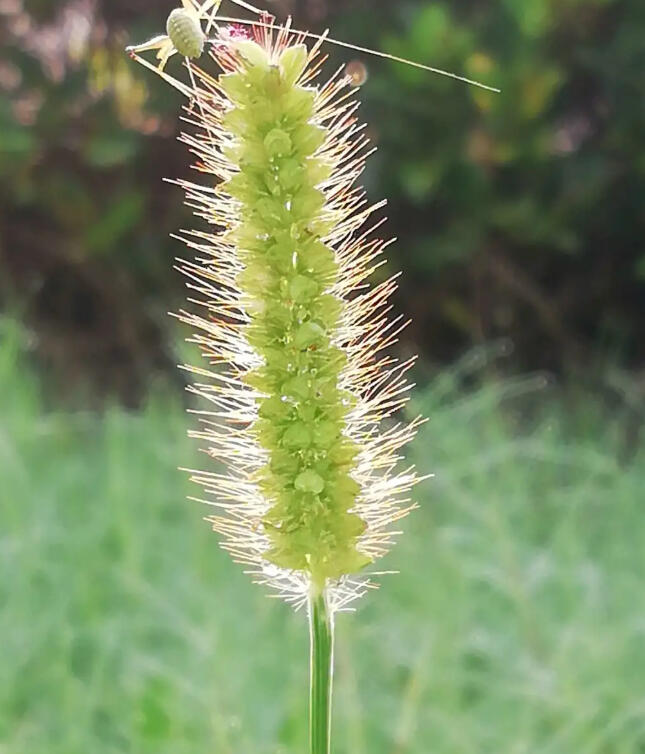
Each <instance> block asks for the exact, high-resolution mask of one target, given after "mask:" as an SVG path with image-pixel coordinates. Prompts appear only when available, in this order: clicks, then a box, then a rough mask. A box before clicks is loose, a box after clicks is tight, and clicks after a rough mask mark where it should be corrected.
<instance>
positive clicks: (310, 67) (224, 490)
mask: <svg viewBox="0 0 645 754" xmlns="http://www.w3.org/2000/svg"><path fill="white" fill-rule="evenodd" d="M303 41H304V37H303V34H301V33H299V32H292V31H291V30H290V28H289V27H288V25H287V26H285V27H281V28H280V29H278V30H275V29H273V28H268V27H267V26H262V25H260V26H258V27H256V28H254V29H252V30H251V31H246V30H245V29H244V28H243V27H239V26H232V27H225V28H223V29H220V30H219V31H218V34H217V36H216V37H215V38H214V40H213V44H212V48H211V57H212V59H213V61H214V62H215V64H216V66H217V68H218V69H219V71H220V73H219V75H218V74H217V73H215V74H210V73H207V72H206V71H205V70H203V69H202V68H198V67H196V66H195V65H194V64H193V63H192V62H191V61H190V60H187V61H186V67H187V69H188V74H189V75H188V79H189V82H188V83H183V82H181V81H179V80H178V79H176V78H174V77H171V76H169V75H168V74H167V73H165V72H164V71H163V70H160V69H159V68H155V67H154V66H153V65H152V64H150V63H148V62H147V61H145V60H143V59H141V58H140V57H138V56H137V59H138V60H140V62H142V63H143V64H144V65H146V66H147V67H149V68H151V69H152V70H155V71H156V72H157V73H158V74H159V75H160V76H161V77H162V78H164V79H165V80H166V81H168V82H169V83H171V84H172V85H173V86H176V87H177V88H178V89H179V90H180V91H182V92H183V93H184V94H185V95H186V96H187V97H188V98H189V104H188V105H187V108H186V117H185V120H186V121H187V122H188V123H189V124H190V126H191V128H190V132H189V133H185V134H183V135H182V137H181V138H182V140H183V141H184V143H185V144H186V145H187V146H188V147H189V149H190V151H191V152H192V153H193V154H194V155H195V156H196V157H197V163H196V165H195V168H196V169H197V170H198V171H199V172H200V173H202V174H204V175H205V176H206V177H207V180H206V181H204V182H203V183H195V182H190V181H183V180H182V181H179V182H178V183H179V185H180V186H182V187H183V189H184V190H185V192H186V199H187V204H188V206H190V207H191V208H192V209H193V211H194V214H195V216H196V217H198V218H201V219H202V220H204V221H205V222H206V223H207V224H208V225H210V226H213V228H212V229H209V230H189V231H184V232H182V233H181V234H180V236H179V237H180V238H181V239H182V240H183V241H184V243H185V244H186V245H187V247H188V248H189V249H190V250H191V251H192V252H193V255H194V256H195V258H194V259H192V260H180V261H179V263H178V269H179V270H180V271H181V272H182V273H183V274H184V275H185V276H186V278H187V280H188V287H189V289H190V291H191V299H190V300H191V302H192V303H193V304H197V305H198V306H200V307H201V312H200V313H194V312H192V311H182V312H180V314H179V315H178V316H179V318H180V319H181V320H182V321H183V322H185V323H186V324H188V325H189V326H190V327H191V328H192V329H193V330H194V332H195V335H194V336H193V338H192V341H193V342H195V343H197V344H198V345H199V347H200V348H201V351H202V354H203V356H204V358H205V359H206V361H207V362H208V364H209V365H210V366H209V367H206V366H205V367H196V366H187V367H185V368H186V369H188V370H189V371H190V372H191V373H192V374H193V376H194V379H195V381H194V384H193V385H192V386H191V388H190V389H191V391H192V392H194V393H196V394H197V395H198V396H200V397H201V398H202V399H204V400H205V401H206V402H207V403H208V404H210V405H209V408H208V409H200V410H198V411H196V412H195V413H197V414H198V415H199V418H200V421H201V427H200V428H199V429H198V430H196V431H194V432H193V433H192V434H193V435H194V436H195V437H197V438H199V439H200V440H202V441H203V442H204V443H205V445H206V448H205V449H206V451H207V453H208V454H209V455H210V456H211V458H212V459H213V460H214V461H216V462H217V465H216V466H215V468H214V469H209V470H206V471H192V472H191V478H192V479H193V480H194V481H195V482H196V483H198V484H199V485H201V486H202V487H203V489H204V496H203V498H202V501H203V502H205V503H206V504H208V505H210V506H213V507H214V508H215V509H216V511H217V512H216V513H214V515H212V516H210V517H209V518H208V519H207V520H208V521H209V522H210V523H211V524H212V526H213V528H214V529H215V531H217V532H218V533H219V534H220V535H221V538H222V546H223V547H224V549H226V550H227V551H228V552H229V553H230V554H231V555H232V556H233V558H234V559H235V560H236V561H238V562H240V563H242V564H244V565H245V566H246V567H247V568H248V570H249V571H250V572H251V573H252V574H253V575H254V576H255V578H256V580H257V581H259V582H260V583H264V584H267V585H269V586H270V587H272V588H274V589H275V590H277V593H278V594H279V595H281V596H282V597H284V598H285V599H286V600H287V601H290V602H292V603H294V604H295V605H296V606H299V605H301V604H303V603H304V602H305V601H306V599H307V597H308V595H309V594H310V593H311V592H312V590H313V591H315V592H320V591H321V590H325V591H326V593H327V595H328V600H329V602H330V605H331V607H332V609H333V610H338V609H342V608H344V607H346V606H347V605H348V604H349V603H350V602H351V601H352V600H354V599H355V598H356V597H358V596H360V595H361V594H362V593H363V592H364V590H365V588H366V587H369V586H371V585H372V584H371V583H370V580H369V576H366V575H360V574H359V572H360V571H362V570H363V568H365V567H366V566H370V565H371V564H372V563H374V562H375V561H376V560H377V559H378V558H380V557H381V556H382V555H384V554H385V553H386V552H387V551H388V550H389V548H390V546H391V544H392V543H393V541H394V538H395V537H396V535H397V534H398V532H397V531H396V529H395V528H394V527H393V525H394V524H395V522H396V521H398V520H399V519H401V518H402V517H404V516H405V515H406V514H407V513H408V512H409V511H410V510H412V509H413V508H414V504H413V503H412V502H411V501H410V500H409V498H408V493H409V491H410V490H411V488H412V487H413V486H414V485H415V484H416V483H417V482H418V481H419V477H418V475H417V473H416V472H415V470H414V468H413V467H407V468H406V467H405V466H404V465H403V467H402V468H400V465H401V464H400V463H399V461H400V451H401V449H402V447H403V446H404V445H405V444H406V443H407V442H408V441H409V440H410V439H411V438H412V437H413V436H414V434H415V432H416V430H417V428H418V426H419V425H420V423H421V421H422V420H421V419H415V420H414V421H412V422H410V423H406V422H405V421H402V420H401V419H400V417H399V413H400V411H401V409H402V408H403V406H404V405H405V403H406V401H407V395H408V391H409V389H410V385H409V384H407V382H406V379H405V373H406V372H407V371H408V369H409V368H410V367H411V366H412V364H413V362H414V358H410V359H406V360H399V359H397V358H396V357H395V356H394V355H393V354H392V353H391V349H392V346H394V344H395V343H396V342H397V339H398V336H399V333H400V332H401V330H402V329H403V328H404V327H405V325H406V322H404V321H403V320H402V318H401V317H394V318H391V317H390V316H389V312H390V309H391V304H390V303H389V299H390V297H391V295H392V293H393V292H394V290H395V289H396V280H395V279H396V277H397V276H393V277H390V278H388V279H386V280H384V281H382V282H380V283H379V284H378V285H375V286H371V285H370V284H369V278H370V276H371V275H372V273H373V272H374V270H375V269H376V268H377V267H379V266H380V265H382V264H383V252H384V250H385V248H386V247H387V246H388V243H389V242H387V241H383V240H380V239H378V238H376V237H374V235H373V231H374V230H375V229H376V228H377V227H378V226H380V224H381V222H382V221H381V220H374V219H372V218H373V217H374V214H375V213H376V212H377V211H378V210H379V209H380V208H381V207H382V206H383V205H382V203H379V204H376V205H372V206H370V205H368V203H367V200H366V198H365V193H364V191H363V190H362V189H361V188H359V187H356V182H357V179H358V178H359V176H360V175H361V173H362V171H363V167H364V161H365V158H366V156H367V155H368V154H369V153H370V148H369V142H368V139H367V137H366V136H365V135H364V133H363V126H362V124H361V123H360V122H359V121H358V120H357V117H356V111H357V107H358V103H357V102H356V101H355V100H354V99H353V93H354V92H355V91H356V90H355V88H354V87H355V83H356V81H355V78H353V77H352V75H344V74H343V73H342V71H338V72H337V73H336V74H334V75H333V76H332V77H331V79H330V80H328V81H327V82H326V83H324V84H318V85H314V83H313V82H314V79H315V78H316V77H317V76H318V75H319V72H320V66H321V64H322V62H323V60H324V58H323V57H322V56H321V54H320V48H321V44H322V40H318V41H317V42H316V43H315V44H314V46H313V47H312V48H311V49H307V47H306V46H305V45H304V44H303ZM350 74H351V72H350ZM357 574H359V575H357Z"/></svg>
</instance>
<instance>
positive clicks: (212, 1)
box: [199, 0, 222, 36]
mask: <svg viewBox="0 0 645 754" xmlns="http://www.w3.org/2000/svg"><path fill="white" fill-rule="evenodd" d="M221 4H222V0H206V2H205V3H204V4H203V5H202V7H201V8H200V10H199V15H200V18H202V17H203V18H205V17H206V16H207V14H208V11H209V9H212V10H211V11H210V14H209V15H208V21H207V22H206V31H205V34H206V36H208V35H209V33H210V30H211V28H212V27H213V25H214V24H215V16H216V15H217V11H218V10H219V7H220V5H221Z"/></svg>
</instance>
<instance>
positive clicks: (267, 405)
mask: <svg viewBox="0 0 645 754" xmlns="http://www.w3.org/2000/svg"><path fill="white" fill-rule="evenodd" d="M238 49H239V53H240V55H241V56H242V60H243V61H244V62H243V65H242V67H241V70H239V71H238V72H236V73H232V74H227V75H225V76H221V77H220V79H219V86H220V87H221V89H222V90H223V91H224V92H225V93H226V95H227V96H228V97H229V99H230V101H231V103H232V105H233V106H232V109H231V110H230V111H229V112H228V113H227V114H226V115H225V117H224V119H223V124H224V127H225V128H226V129H228V130H229V132H230V133H231V134H232V135H233V136H234V142H233V143H232V144H229V145H227V147H226V150H225V154H226V156H227V157H228V158H229V159H231V160H232V161H233V162H234V163H235V164H236V165H237V166H238V167H239V172H238V173H236V175H234V176H233V177H232V178H231V179H230V180H229V181H228V182H227V183H226V184H225V185H224V187H223V190H224V191H225V192H227V193H228V194H229V195H230V196H232V197H233V198H234V199H236V200H237V201H239V202H240V204H241V208H240V217H241V218H242V221H241V223H240V224H239V225H238V226H237V227H236V228H235V229H233V230H232V231H231V233H230V237H231V240H232V241H234V242H235V243H236V245H237V247H238V250H239V255H240V258H241V259H242V260H243V262H244V264H245V269H244V270H243V271H242V272H241V273H240V274H239V275H238V278H237V284H238V286H239V288H240V289H241V291H242V293H243V295H244V298H245V300H248V301H250V302H253V304H252V306H250V307H249V314H250V317H251V321H250V324H249V325H248V327H247V338H248V341H249V343H250V345H251V346H252V347H253V348H254V349H255V350H256V351H257V353H258V354H259V355H260V356H261V357H262V359H263V364H262V366H260V367H258V368H257V369H255V370H253V371H251V372H250V373H249V374H247V376H246V378H245V379H246V382H247V384H249V385H250V386H252V387H254V388H255V389H257V390H258V391H259V392H260V393H262V394H263V396H264V397H262V398H258V404H259V405H258V410H259V419H258V420H257V421H256V422H255V424H254V426H253V427H252V431H253V432H254V434H255V437H256V439H257V441H258V442H259V443H260V445H261V446H262V447H263V448H265V449H266V450H267V451H268V462H267V463H266V465H265V466H264V467H263V468H262V469H260V471H259V472H258V475H257V482H258V484H259V486H260V489H262V491H263V492H264V494H265V495H267V497H268V499H269V500H271V502H272V505H271V508H270V510H269V512H268V513H267V515H266V516H265V518H264V520H263V526H264V529H265V531H266V533H267V535H268V537H269V540H270V543H271V545H270V548H269V550H268V551H267V552H266V553H265V557H266V559H267V560H269V561H270V562H272V563H274V564H276V565H278V566H281V567H283V568H288V569H293V570H303V571H308V572H310V573H311V576H312V579H313V581H314V582H315V583H316V584H318V585H322V584H324V582H325V580H326V579H335V578H338V577H340V576H342V575H344V574H347V573H352V572H355V571H358V570H359V569H361V568H362V567H363V566H364V565H366V564H367V563H368V562H369V561H370V558H369V557H367V556H366V555H365V554H363V553H361V552H360V551H359V550H358V549H357V541H358V538H359V537H360V536H361V534H362V533H363V531H364V530H365V523H364V522H363V520H362V519H361V518H360V517H359V516H358V515H356V514H354V513H350V512H349V511H350V510H351V509H352V508H353V506H354V505H355V503H356V499H357V496H358V494H359V485H358V484H357V483H356V482H355V481H354V479H353V478H352V471H353V469H354V468H355V464H356V456H357V453H358V451H357V447H356V445H355V443H354V442H353V441H352V440H351V439H350V438H348V437H347V436H346V435H345V434H344V431H343V430H344V428H345V426H346V417H347V413H348V411H349V410H351V407H352V405H353V403H354V401H353V398H352V396H351V395H348V394H347V393H345V392H344V391H342V390H341V389H340V387H339V375H340V373H341V370H342V369H343V368H344V367H345V365H346V357H345V355H344V353H343V352H342V351H341V349H340V348H339V347H338V346H337V345H335V344H334V336H335V334H336V332H337V330H338V326H339V319H340V315H341V312H342V302H341V301H340V300H338V299H337V298H336V297H335V296H333V295H331V294H330V293H329V292H328V291H329V288H330V285H332V284H333V283H334V282H335V280H336V279H337V277H338V264H337V262H336V260H335V258H334V252H333V250H332V249H331V248H330V247H329V246H327V245H326V244H325V243H324V242H323V241H322V237H323V236H324V235H325V234H326V233H328V232H329V230H330V229H331V228H332V227H333V218H332V217H331V216H330V213H329V212H328V211H327V212H325V196H324V194H323V193H322V191H321V190H320V189H319V188H318V186H319V184H320V182H321V181H323V180H325V179H326V178H327V177H329V175H330V172H331V168H330V166H329V165H328V164H327V163H326V162H325V160H323V159H322V158H321V157H319V156H316V152H317V150H318V148H319V147H320V146H321V145H322V144H323V143H324V141H325V138H326V131H325V129H323V128H321V127H320V126H318V125H316V124H315V123H313V122H312V121H313V116H314V112H315V93H314V91H313V90H310V89H307V88H306V87H303V86H298V85H297V84H296V81H297V80H298V78H299V77H300V75H301V73H302V71H303V70H304V68H305V66H306V62H307V52H306V49H305V48H304V47H303V46H295V47H289V48H287V49H285V50H284V51H283V52H282V54H281V56H280V59H279V61H278V62H277V64H276V65H273V64H270V62H269V61H268V59H267V56H266V53H265V52H264V50H263V49H262V48H261V47H260V46H259V45H256V44H255V43H253V42H249V41H245V42H243V43H240V45H239V48H238Z"/></svg>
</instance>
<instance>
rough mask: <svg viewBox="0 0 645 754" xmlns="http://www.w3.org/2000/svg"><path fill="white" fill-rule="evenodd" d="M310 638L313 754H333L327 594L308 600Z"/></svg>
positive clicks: (330, 621)
mask: <svg viewBox="0 0 645 754" xmlns="http://www.w3.org/2000/svg"><path fill="white" fill-rule="evenodd" d="M309 637H310V640H311V665H310V668H311V692H310V696H309V703H310V708H309V715H310V717H309V744H310V754H330V733H331V694H332V676H333V665H334V621H333V618H332V615H331V613H330V611H329V607H328V605H327V600H326V598H325V592H324V590H321V591H319V592H316V593H312V595H311V597H310V598H309Z"/></svg>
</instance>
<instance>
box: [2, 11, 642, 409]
mask: <svg viewBox="0 0 645 754" xmlns="http://www.w3.org/2000/svg"><path fill="white" fill-rule="evenodd" d="M171 6H172V3H171V2H160V1H159V0H110V1H109V2H107V1H105V2H100V1H99V0H60V2H52V1H51V0H0V28H1V30H2V31H1V34H2V48H1V50H0V299H1V300H0V306H1V307H2V308H4V309H8V310H11V311H13V312H17V313H18V316H19V317H20V318H21V319H22V320H23V321H24V322H25V323H27V324H28V325H29V327H30V329H31V332H32V335H33V337H32V340H31V342H32V346H33V349H32V355H33V357H34V358H33V360H34V361H35V362H36V363H37V364H38V365H39V366H40V367H41V368H43V369H44V370H45V371H46V372H47V373H48V374H49V376H50V380H49V385H50V386H53V388H54V389H55V390H56V391H57V394H58V395H60V394H61V393H63V394H65V393H67V394H68V395H72V394H73V395H75V396H78V394H79V390H80V389H81V388H80V386H81V385H82V386H83V390H84V392H83V394H84V395H86V394H87V395H88V396H101V395H106V394H117V395H119V396H120V397H121V399H122V400H124V401H126V402H127V403H129V404H136V403H138V402H139V400H140V399H141V396H142V395H143V394H144V393H145V391H146V389H147V386H148V385H149V383H150V378H151V376H152V375H155V374H165V375H173V374H174V372H173V371H172V365H173V363H174V361H175V356H174V354H173V353H172V349H171V343H172V341H173V338H174V335H173V333H172V331H171V324H170V320H169V318H168V317H167V316H166V311H167V310H169V309H170V310H172V309H173V307H175V306H178V305H179V302H180V300H181V299H182V297H183V290H182V288H183V282H182V281H181V280H180V278H179V276H178V275H177V274H176V273H174V272H173V271H172V269H171V266H172V259H173V257H174V255H176V254H178V253H181V249H180V247H179V244H178V243H177V242H175V241H173V240H172V239H171V238H169V234H170V233H172V232H173V231H175V230H177V229H178V228H180V227H182V226H185V225H186V224H187V223H189V222H192V221H191V220H190V219H189V216H188V212H187V210H186V209H185V208H183V207H182V205H181V195H180V192H179V190H178V189H176V188H174V187H172V186H169V185H167V184H163V183H162V179H163V178H164V177H181V176H186V175H187V174H188V172H189V160H188V157H187V155H186V153H185V150H184V148H183V146H182V145H180V144H178V143H177V142H176V140H175V138H174V137H175V136H176V134H177V133H178V130H179V128H180V125H179V122H178V118H177V114H178V108H179V107H180V104H181V103H180V101H179V98H178V96H175V93H174V92H172V91H171V90H170V89H169V88H167V87H166V86H165V85H163V84H160V82H159V81H157V80H156V79H155V78H154V77H153V76H151V75H148V74H147V73H146V72H145V71H143V70H141V69H139V68H137V67H136V66H134V65H133V64H132V63H131V61H130V60H129V59H128V58H127V56H125V54H124V53H123V48H124V46H125V45H126V44H128V43H132V42H138V41H141V40H143V39H145V38H147V37H148V36H150V35H152V34H154V33H158V32H159V31H160V30H162V29H163V27H164V23H165V18H166V16H167V13H168V11H169V10H170V8H171ZM266 7H267V8H268V9H269V10H270V11H271V12H273V13H274V14H275V15H276V16H277V17H278V18H280V19H282V18H284V17H285V16H286V14H287V13H292V14H293V15H294V17H295V20H296V25H297V26H300V27H306V28H309V29H311V30H313V31H322V30H323V29H324V28H325V27H327V26H328V27H330V28H331V29H332V31H333V36H335V37H338V38H340V39H344V40H347V41H351V42H355V43H357V44H362V45H366V46H371V47H374V48H376V49H380V50H384V51H387V52H392V53H395V54H398V55H402V56H405V57H408V58H411V59H413V60H417V61H419V62H423V63H427V64H430V65H433V66H437V67H441V68H445V69H448V70H451V71H455V72H457V73H463V74H465V75H467V76H470V77H473V78H477V79H480V80H483V81H485V82H486V83H489V84H492V85H496V86H499V87H500V88H501V89H502V94H500V95H495V94H491V93H488V92H484V91H482V90H479V89H475V88H472V87H468V86H466V85H462V84H457V83H455V82H453V81H450V80H449V79H443V78H440V77H438V76H434V75H431V74H426V73H424V72H422V71H418V70H415V69H412V68H408V67H405V66H401V65H396V64H391V63H388V62H384V61H380V60H377V59H375V58H370V57H368V56H354V57H355V58H356V59H360V61H361V62H362V63H363V64H365V65H366V66H367V71H368V74H369V75H368V80H367V83H366V84H365V85H364V86H363V88H362V90H361V98H362V100H363V102H364V107H363V109H362V115H363V117H364V118H365V119H366V120H367V122H368V123H369V133H370V136H371V138H372V139H373V141H374V143H375V144H376V145H377V146H378V147H379V151H378V152H377V154H376V155H375V156H374V157H373V158H372V160H371V162H370V165H369V168H368V171H367V173H366V176H365V179H366V180H365V182H366V186H367V188H368V192H369V195H370V198H372V199H373V200H378V199H380V198H381V197H383V196H386V197H387V198H388V201H389V207H388V210H387V214H388V216H389V220H390V222H389V224H388V232H390V233H392V234H393V235H396V236H398V238H399V241H398V243H397V244H396V246H394V247H393V248H392V251H391V253H390V269H392V270H396V269H399V268H401V269H403V270H404V271H405V275H404V276H403V278H402V282H401V292H400V296H401V300H400V302H399V309H401V310H403V311H405V312H406V314H410V315H411V316H412V317H413V325H412V327H411V328H410V330H409V331H408V334H407V336H406V337H407V338H408V339H409V340H411V341H414V343H415V346H414V347H415V348H420V349H421V350H422V352H423V354H424V356H425V358H426V360H428V361H430V362H434V363H439V364H440V363H445V362H447V361H450V360H452V359H453V358H454V357H455V356H456V355H457V354H459V353H461V352H463V351H464V349H465V348H467V347H468V346H471V345H473V344H478V343H483V342H487V341H490V340H491V339H492V338H499V337H504V338H507V339H508V341H509V342H510V343H512V344H513V345H514V348H515V351H514V358H513V360H512V361H511V362H509V363H511V364H512V367H513V369H517V368H520V369H526V368H528V369H532V368H536V367H539V368H546V369H549V370H553V371H555V372H556V373H567V374H569V373H571V372H574V373H576V374H578V375H580V374H583V375H585V378H589V376H590V375H594V374H596V373H598V374H604V373H605V371H606V368H607V365H608V364H610V363H611V364H612V365H615V367H617V368H619V369H620V370H624V369H625V368H631V370H632V371H631V375H632V376H631V377H630V378H629V379H630V380H631V381H632V384H633V385H635V387H634V389H635V390H636V391H637V392H638V391H639V390H640V388H639V387H638V386H639V385H640V384H641V383H642V379H641V378H640V377H639V375H638V369H639V368H640V367H641V366H642V363H643V356H644V354H645V346H644V343H645V340H644V339H643V321H644V315H645V297H644V296H643V293H644V291H645V286H644V282H645V280H644V279H645V249H644V248H643V240H642V239H643V238H644V237H645V204H644V203H643V196H645V139H643V127H644V125H645V76H644V71H645V4H644V3H643V2H642V0H461V1H460V2H458V3H453V2H441V1H437V2H427V1H426V0H424V1H422V2H421V1H416V2H413V1H412V0H410V1H409V2H397V3H389V2H388V3H385V2H379V3H375V2H367V1H366V0H307V1H306V2H304V1H302V2H300V1H298V0H292V1H291V2H287V1H286V0H280V2H268V3H267V5H266ZM233 9H234V7H233V6H230V5H229V7H228V8H227V7H226V4H225V7H224V10H225V11H227V12H231V11H232V10H233ZM366 19H369V22H366ZM328 52H329V54H330V56H331V58H332V60H333V62H337V63H338V62H341V61H347V60H348V56H347V51H338V50H337V49H334V48H333V47H331V46H330V47H329V48H328ZM341 53H342V54H341ZM350 58H351V55H350ZM171 65H173V66H175V67H177V66H179V63H178V62H177V60H174V61H172V63H171ZM330 69H331V64H330ZM634 370H636V371H634ZM621 373H622V372H621ZM172 379H177V378H176V377H172Z"/></svg>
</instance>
